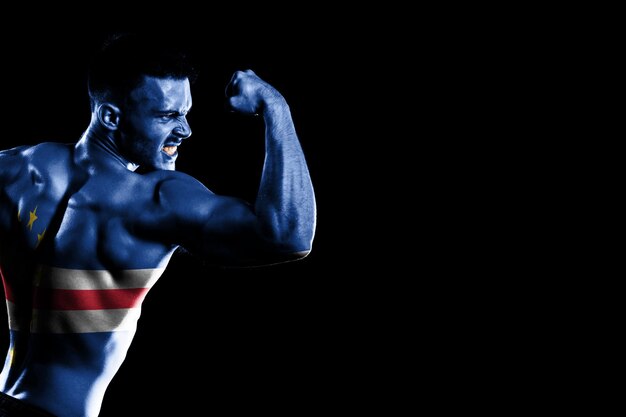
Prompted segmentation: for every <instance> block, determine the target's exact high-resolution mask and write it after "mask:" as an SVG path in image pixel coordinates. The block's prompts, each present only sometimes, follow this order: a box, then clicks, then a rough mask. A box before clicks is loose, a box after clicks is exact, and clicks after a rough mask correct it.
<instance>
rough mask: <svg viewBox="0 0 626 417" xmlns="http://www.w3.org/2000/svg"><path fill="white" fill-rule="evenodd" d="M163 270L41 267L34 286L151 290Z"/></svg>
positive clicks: (72, 288)
mask: <svg viewBox="0 0 626 417" xmlns="http://www.w3.org/2000/svg"><path fill="white" fill-rule="evenodd" d="M163 271H165V268H155V269H128V270H123V271H116V272H113V273H111V272H110V271H96V270H81V269H65V268H52V267H42V268H41V271H40V272H39V273H38V274H37V277H36V279H35V286H38V287H44V288H56V289H64V290H108V289H121V288H151V287H152V286H153V285H154V283H155V282H156V281H157V280H158V279H159V277H160V276H161V275H162V274H163Z"/></svg>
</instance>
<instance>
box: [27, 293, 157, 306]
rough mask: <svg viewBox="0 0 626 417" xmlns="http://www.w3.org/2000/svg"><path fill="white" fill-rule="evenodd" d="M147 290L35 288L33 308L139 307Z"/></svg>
mask: <svg viewBox="0 0 626 417" xmlns="http://www.w3.org/2000/svg"><path fill="white" fill-rule="evenodd" d="M148 290H149V288H126V289H117V290H57V289H53V288H35V294H34V297H33V308H39V309H46V310H108V309H113V308H133V307H139V305H141V302H142V301H143V299H144V297H145V296H146V294H147V293H148Z"/></svg>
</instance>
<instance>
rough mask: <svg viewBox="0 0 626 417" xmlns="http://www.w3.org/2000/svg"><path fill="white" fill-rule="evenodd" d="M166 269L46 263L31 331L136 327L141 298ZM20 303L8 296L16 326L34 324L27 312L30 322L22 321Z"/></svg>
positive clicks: (38, 277) (39, 279)
mask: <svg viewBox="0 0 626 417" xmlns="http://www.w3.org/2000/svg"><path fill="white" fill-rule="evenodd" d="M164 270H165V268H156V269H133V270H124V271H114V272H110V271H99V270H76V269H65V268H53V267H42V268H40V270H39V271H38V273H37V274H36V277H35V282H34V288H33V298H32V317H31V319H30V331H31V332H32V333H93V332H113V331H125V330H133V331H134V330H135V329H136V326H137V320H138V319H139V316H140V314H141V303H142V302H143V300H144V298H145V296H146V294H147V293H148V291H149V290H150V288H151V287H152V286H153V285H154V283H155V282H156V281H157V280H158V279H159V277H160V276H161V275H162V274H163V271H164ZM14 302H15V300H7V310H8V313H9V327H10V329H11V330H25V328H26V329H28V321H27V320H28V318H26V317H25V320H26V322H25V323H24V320H22V321H20V320H19V314H20V308H19V307H20V304H18V305H15V304H14ZM29 307H30V306H29ZM27 308H28V307H27Z"/></svg>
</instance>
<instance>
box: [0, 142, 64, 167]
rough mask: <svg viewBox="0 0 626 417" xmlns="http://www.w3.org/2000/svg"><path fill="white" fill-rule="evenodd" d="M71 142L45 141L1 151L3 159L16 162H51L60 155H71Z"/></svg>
mask: <svg viewBox="0 0 626 417" xmlns="http://www.w3.org/2000/svg"><path fill="white" fill-rule="evenodd" d="M72 149H73V148H72V145H71V144H65V143H54V142H43V143H39V144H37V145H25V146H17V147H15V148H11V149H6V150H2V151H0V159H1V160H6V161H9V160H12V161H15V162H25V161H28V162H37V163H44V164H45V163H50V162H53V161H55V160H57V159H58V158H59V157H63V156H67V157H69V156H70V155H71V151H72Z"/></svg>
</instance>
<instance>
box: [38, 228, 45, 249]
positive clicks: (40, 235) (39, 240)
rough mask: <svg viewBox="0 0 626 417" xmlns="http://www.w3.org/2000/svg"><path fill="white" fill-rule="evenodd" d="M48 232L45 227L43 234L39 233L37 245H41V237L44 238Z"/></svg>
mask: <svg viewBox="0 0 626 417" xmlns="http://www.w3.org/2000/svg"><path fill="white" fill-rule="evenodd" d="M45 234H46V229H43V232H41V234H39V233H37V246H39V244H40V243H41V239H43V235H45Z"/></svg>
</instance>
